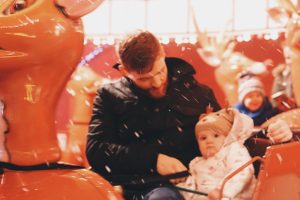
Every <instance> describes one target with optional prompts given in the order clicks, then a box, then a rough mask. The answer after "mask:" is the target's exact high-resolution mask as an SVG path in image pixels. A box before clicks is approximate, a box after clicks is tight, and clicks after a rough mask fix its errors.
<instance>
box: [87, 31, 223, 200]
mask: <svg viewBox="0 0 300 200" xmlns="http://www.w3.org/2000/svg"><path fill="white" fill-rule="evenodd" d="M118 53H119V56H120V61H121V63H120V64H119V65H118V66H116V67H117V68H118V70H119V71H120V72H121V73H122V75H123V77H122V78H121V79H119V80H117V81H115V82H113V83H110V84H107V85H104V86H103V87H102V88H101V89H99V90H98V93H97V95H96V98H95V102H94V109H93V115H92V118H91V122H90V126H89V134H88V142H87V158H88V160H89V163H90V165H91V166H92V168H93V170H95V171H96V172H98V173H99V174H101V175H102V176H104V177H105V178H107V179H108V180H110V181H112V182H113V183H114V184H117V183H124V182H126V181H127V182H128V181H129V180H130V179H134V178H136V177H140V178H145V177H146V178H148V177H155V176H158V175H168V174H173V173H177V172H182V171H186V170H187V167H186V166H188V164H189V162H190V161H191V160H192V159H193V158H194V157H196V156H198V155H199V154H200V152H199V150H198V147H197V142H196V139H195V136H194V127H195V124H196V122H197V121H198V117H199V115H200V114H202V113H204V112H205V111H206V108H207V107H208V106H211V107H212V108H213V110H214V111H216V110H219V109H220V106H219V104H218V103H217V101H216V99H215V96H214V94H213V92H212V90H211V89H210V88H209V87H207V86H205V85H203V84H200V83H198V82H197V81H196V80H195V79H194V77H193V75H194V74H195V70H194V69H193V67H192V66H191V65H190V64H189V63H187V62H185V61H184V60H181V59H179V58H165V53H164V50H163V48H162V46H161V45H160V43H159V41H158V40H157V38H156V37H155V36H154V35H153V34H151V33H150V32H147V31H144V32H143V31H137V32H135V33H133V34H131V35H129V36H127V37H126V38H125V39H124V40H122V41H121V42H120V44H119V52H118ZM122 179H123V180H122ZM142 180H146V179H142ZM182 180H183V179H180V178H178V179H172V180H171V181H172V182H173V183H178V182H180V181H182ZM152 187H155V185H154V186H153V185H152ZM149 188H150V187H149ZM149 188H148V189H149ZM161 191H163V192H161ZM143 192H145V193H146V190H145V191H143ZM143 192H142V193H143ZM174 193H175V194H174ZM163 195H165V196H163ZM156 197H159V198H160V199H181V197H180V196H178V195H177V194H176V191H172V189H168V188H167V189H166V188H163V190H159V189H155V190H153V191H152V192H150V193H148V195H146V198H148V199H157V198H156ZM128 198H129V197H128Z"/></svg>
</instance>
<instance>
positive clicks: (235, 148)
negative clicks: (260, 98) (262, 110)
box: [179, 109, 255, 200]
mask: <svg viewBox="0 0 300 200" xmlns="http://www.w3.org/2000/svg"><path fill="white" fill-rule="evenodd" d="M252 130H253V121H252V119H251V118H250V117H248V116H246V115H244V114H241V113H239V112H238V111H237V110H235V109H222V110H220V111H218V112H212V113H209V114H204V115H201V116H200V119H199V121H198V123H197V124H196V127H195V134H196V139H197V141H198V146H199V149H200V152H201V154H202V156H199V157H196V158H194V159H193V160H192V161H191V162H190V165H189V168H190V173H191V175H190V176H189V177H188V178H187V180H186V182H185V183H183V184H179V186H181V187H185V188H187V189H191V190H196V191H200V192H204V193H208V199H219V192H220V186H221V184H222V183H223V180H224V178H225V177H226V176H227V175H229V174H230V173H231V172H233V171H234V170H236V169H237V168H239V167H240V166H242V165H243V164H245V163H246V162H247V161H249V160H250V159H251V157H250V155H249V153H248V150H247V149H246V147H245V146H244V145H243V143H244V141H245V140H246V139H247V138H249V137H250V136H251V133H252ZM254 188H255V177H254V169H253V166H252V165H249V166H248V167H246V168H245V169H244V170H243V171H241V172H240V173H238V174H237V175H235V176H234V177H233V178H231V179H230V180H229V181H228V182H227V183H226V184H225V187H224V191H223V197H222V199H227V198H228V199H243V200H246V199H251V197H252V193H253V191H254ZM182 194H183V196H184V197H185V199H193V200H195V199H207V197H205V196H201V195H196V194H192V193H187V192H183V193H182Z"/></svg>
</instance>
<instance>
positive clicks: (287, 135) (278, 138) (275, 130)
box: [267, 119, 293, 143]
mask: <svg viewBox="0 0 300 200" xmlns="http://www.w3.org/2000/svg"><path fill="white" fill-rule="evenodd" d="M267 132H268V133H267V136H268V137H269V138H270V140H271V141H272V142H274V143H280V142H287V141H289V140H291V139H292V137H293V133H292V131H291V129H290V127H289V125H288V124H287V123H286V121H284V120H282V119H279V120H277V121H275V122H273V123H271V124H270V125H269V127H268V130H267Z"/></svg>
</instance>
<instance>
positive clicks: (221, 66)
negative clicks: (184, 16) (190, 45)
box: [192, 12, 269, 105]
mask: <svg viewBox="0 0 300 200" xmlns="http://www.w3.org/2000/svg"><path fill="white" fill-rule="evenodd" d="M192 17H193V22H194V25H195V28H196V32H197V36H198V43H199V44H200V45H201V48H198V49H197V52H198V54H199V55H200V57H201V58H202V59H203V60H204V61H205V62H206V63H207V64H208V65H210V66H213V67H217V68H216V70H215V78H216V81H217V83H218V85H219V86H220V87H221V89H222V91H223V92H224V94H225V97H226V100H227V101H228V103H229V105H234V104H235V103H237V100H238V91H237V88H238V75H239V74H240V73H241V72H243V71H246V70H247V71H250V72H252V73H253V74H257V75H259V74H263V73H265V72H266V70H267V69H266V64H268V63H267V62H269V60H267V61H266V62H265V63H264V62H257V61H254V60H252V59H250V58H248V57H246V56H245V55H243V54H242V53H240V52H236V51H234V48H235V46H236V42H235V41H233V40H232V37H230V36H226V35H225V34H224V33H221V34H219V35H218V36H217V37H209V36H208V35H207V33H204V32H202V31H201V30H200V28H199V25H198V23H197V20H196V17H195V14H194V12H192Z"/></svg>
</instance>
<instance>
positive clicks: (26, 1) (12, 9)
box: [4, 0, 34, 15]
mask: <svg viewBox="0 0 300 200" xmlns="http://www.w3.org/2000/svg"><path fill="white" fill-rule="evenodd" d="M33 2H34V0H15V1H13V2H12V3H11V4H10V5H9V6H8V8H7V9H6V10H5V11H4V14H5V15H10V14H14V13H16V12H19V11H21V10H24V9H25V8H27V7H28V6H29V5H30V4H32V3H33Z"/></svg>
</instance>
